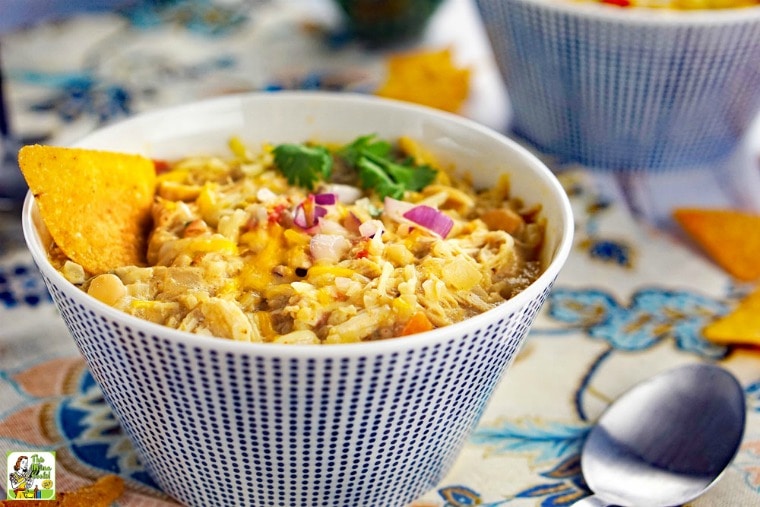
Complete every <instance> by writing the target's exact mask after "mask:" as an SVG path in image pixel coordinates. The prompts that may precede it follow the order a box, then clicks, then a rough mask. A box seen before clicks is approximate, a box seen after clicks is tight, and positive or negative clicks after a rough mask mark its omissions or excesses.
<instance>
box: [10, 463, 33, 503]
mask: <svg viewBox="0 0 760 507" xmlns="http://www.w3.org/2000/svg"><path fill="white" fill-rule="evenodd" d="M9 478H10V480H11V488H13V492H14V493H15V494H16V498H26V495H25V493H26V491H31V490H32V486H33V485H34V479H33V478H32V469H31V468H30V467H29V457H28V456H19V457H18V459H16V465H15V466H14V467H13V472H11V473H10V476H9Z"/></svg>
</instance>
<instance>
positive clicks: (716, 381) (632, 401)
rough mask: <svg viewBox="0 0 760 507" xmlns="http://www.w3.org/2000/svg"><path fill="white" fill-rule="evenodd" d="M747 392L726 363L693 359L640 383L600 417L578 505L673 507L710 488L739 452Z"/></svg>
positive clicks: (584, 460) (586, 450)
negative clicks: (588, 492)
mask: <svg viewBox="0 0 760 507" xmlns="http://www.w3.org/2000/svg"><path fill="white" fill-rule="evenodd" d="M745 417H746V411H745V401H744V391H743V389H742V387H741V385H740V384H739V382H738V381H737V380H736V379H735V378H734V376H733V375H732V374H731V373H729V372H728V371H726V370H725V369H723V368H721V367H718V366H714V365H709V364H692V365H688V366H683V367H680V368H675V369H673V370H670V371H667V372H664V373H661V374H659V375H656V376H654V377H653V378H651V379H649V380H646V381H644V382H642V383H641V384H638V385H637V386H635V387H634V388H632V389H631V390H629V391H628V392H626V393H625V394H624V395H623V396H621V397H620V398H619V399H618V400H617V401H616V402H615V403H614V404H613V405H611V406H610V407H609V408H608V409H607V410H606V411H605V412H604V413H603V414H602V416H601V417H600V419H599V421H598V423H597V424H596V426H595V427H594V428H593V429H592V430H591V432H590V433H589V435H588V438H587V439H586V442H585V444H584V446H583V452H582V455H581V469H582V470H583V476H584V479H585V480H586V484H588V486H589V488H590V489H591V490H592V491H593V492H594V493H595V494H594V495H593V496H591V497H588V498H585V499H583V500H581V501H580V502H577V503H576V504H575V505H576V506H578V507H580V506H584V505H585V506H604V505H619V506H622V507H627V506H643V505H645V506H648V507H655V506H661V507H666V506H672V505H680V504H683V503H685V502H688V501H691V500H693V499H694V498H696V497H698V496H700V495H701V494H703V493H704V492H705V491H707V490H708V489H709V488H710V487H711V486H712V485H713V484H715V482H716V481H717V480H718V478H719V477H720V476H721V475H722V473H723V471H724V470H725V469H726V467H727V466H728V465H729V463H730V462H731V460H732V459H733V458H734V456H735V455H736V453H737V451H738V449H739V445H740V443H741V440H742V436H743V434H744V426H745Z"/></svg>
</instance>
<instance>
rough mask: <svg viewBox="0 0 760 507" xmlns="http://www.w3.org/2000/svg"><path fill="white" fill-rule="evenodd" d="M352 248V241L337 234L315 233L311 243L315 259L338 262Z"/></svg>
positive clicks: (310, 246) (310, 249) (311, 250)
mask: <svg viewBox="0 0 760 507" xmlns="http://www.w3.org/2000/svg"><path fill="white" fill-rule="evenodd" d="M350 248H351V243H350V242H349V241H348V240H347V239H346V238H344V237H343V236H339V235H337V234H315V235H314V237H313V238H311V242H310V243H309V251H310V252H311V255H312V256H313V257H314V260H317V261H320V260H326V261H332V262H338V261H339V260H341V259H342V258H343V256H344V255H345V254H346V253H347V252H348V250H349V249H350Z"/></svg>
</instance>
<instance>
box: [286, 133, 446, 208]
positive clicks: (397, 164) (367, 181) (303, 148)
mask: <svg viewBox="0 0 760 507" xmlns="http://www.w3.org/2000/svg"><path fill="white" fill-rule="evenodd" d="M273 153H274V162H275V164H276V165H277V167H278V168H279V169H280V171H281V172H282V173H283V174H284V175H285V177H286V178H287V180H288V183H290V184H291V185H298V186H301V187H305V188H307V189H309V190H313V189H314V185H315V183H316V182H317V181H320V180H327V179H328V178H329V177H330V175H331V173H332V163H333V161H332V156H331V154H330V152H329V151H328V150H327V148H325V147H323V146H307V145H304V144H281V145H279V146H277V147H276V148H275V149H274V152H273ZM336 155H337V156H339V157H340V158H341V159H343V160H344V161H345V162H346V164H347V165H348V166H349V167H351V168H353V169H354V170H355V171H356V172H357V174H358V176H359V183H360V184H361V186H362V188H364V189H374V190H375V192H377V194H378V196H379V197H380V198H381V199H383V198H385V197H393V198H394V199H401V198H402V197H403V195H404V192H406V191H407V190H409V191H419V190H422V189H423V188H425V187H426V186H427V185H429V184H430V183H432V182H433V180H434V179H435V175H436V171H435V169H433V168H431V167H429V166H427V165H421V166H418V165H415V164H414V162H413V161H412V160H411V159H405V160H394V158H393V147H392V146H391V144H390V143H389V142H388V141H384V140H382V139H377V138H376V137H375V135H374V134H370V135H365V136H360V137H357V138H356V139H355V140H354V141H353V142H351V143H349V144H347V145H345V146H343V147H342V148H340V149H339V150H338V151H337V152H336Z"/></svg>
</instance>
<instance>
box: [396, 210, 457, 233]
mask: <svg viewBox="0 0 760 507" xmlns="http://www.w3.org/2000/svg"><path fill="white" fill-rule="evenodd" d="M403 216H404V218H406V219H408V220H411V221H412V222H414V223H416V224H419V225H421V226H422V227H424V228H425V229H427V230H429V231H431V232H433V233H435V234H437V235H439V236H440V237H442V238H445V237H446V236H448V234H449V232H451V228H452V227H454V221H453V220H452V219H451V218H449V217H448V216H447V215H446V214H444V213H443V212H441V211H438V210H437V209H435V208H432V207H430V206H425V205H421V206H415V207H413V208H412V209H410V210H409V211H407V212H406V213H404V215H403Z"/></svg>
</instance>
